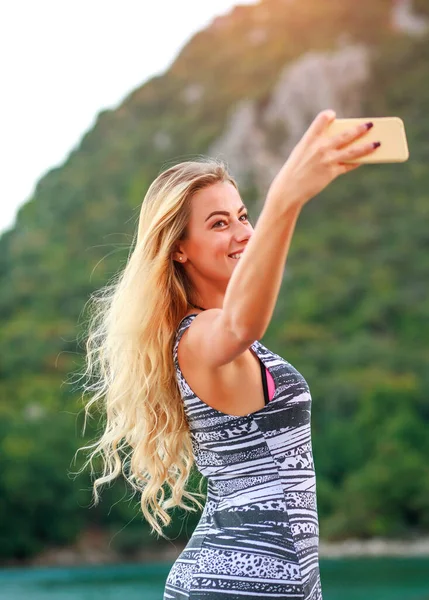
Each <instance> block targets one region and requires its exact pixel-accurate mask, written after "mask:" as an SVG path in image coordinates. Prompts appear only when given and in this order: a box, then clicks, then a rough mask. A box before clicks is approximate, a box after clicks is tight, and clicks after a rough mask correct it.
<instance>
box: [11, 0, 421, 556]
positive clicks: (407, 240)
mask: <svg viewBox="0 0 429 600" xmlns="http://www.w3.org/2000/svg"><path fill="white" fill-rule="evenodd" d="M428 17H429V9H428V7H427V4H426V3H425V2H423V1H421V2H418V3H417V2H415V3H414V9H413V12H411V9H410V7H409V3H407V2H391V1H390V0H377V1H376V2H374V1H373V0H372V1H369V0H361V1H360V2H359V3H358V2H355V1H353V0H331V1H330V2H325V3H322V2H320V0H300V1H298V0H289V1H286V0H265V1H261V2H260V4H258V5H255V6H238V7H236V8H235V9H234V10H233V11H231V12H230V14H228V15H226V16H223V17H221V18H218V19H215V20H214V21H213V23H212V24H211V25H210V26H209V27H208V28H207V29H205V30H204V31H201V32H199V33H198V34H196V35H195V36H194V37H193V38H192V39H191V40H190V42H189V43H188V44H187V45H186V46H185V47H184V48H183V49H182V51H181V52H180V53H179V55H178V56H177V58H176V60H175V61H174V63H173V64H172V66H171V68H170V69H169V70H168V71H167V72H165V73H164V74H162V75H159V76H157V77H154V78H152V79H151V80H150V81H148V82H146V83H145V84H144V85H142V86H141V87H140V88H138V89H136V90H135V91H134V92H133V93H132V94H130V95H129V97H127V98H126V99H125V101H124V102H123V103H122V104H121V106H119V107H118V108H117V109H115V110H105V111H102V112H101V113H100V114H99V115H98V118H97V121H96V123H95V125H94V127H93V128H92V129H91V130H90V131H88V132H87V133H86V135H85V136H84V137H83V138H82V140H81V143H80V145H79V146H78V147H77V148H76V149H75V150H74V151H73V152H71V154H70V155H69V157H68V159H67V160H66V161H65V163H64V164H63V165H61V166H60V167H58V168H55V169H52V170H50V171H49V172H48V173H46V175H44V176H43V177H42V178H41V179H40V181H39V182H38V185H37V187H36V190H35V193H34V196H33V197H32V198H31V199H30V200H29V201H28V202H27V203H26V204H25V205H24V206H23V207H22V208H21V209H20V211H19V214H18V216H17V220H16V224H15V226H14V227H13V228H12V229H11V230H9V231H7V232H5V233H4V234H3V235H2V237H1V238H0V318H1V326H0V356H1V362H0V416H1V419H0V468H1V472H2V477H1V478H0V513H1V514H3V515H7V519H2V521H1V524H0V557H1V559H2V560H3V561H7V560H10V559H11V558H15V559H21V558H26V557H30V556H32V555H34V554H36V553H38V552H40V551H41V550H42V549H45V548H47V547H49V546H51V545H56V544H63V543H69V542H71V541H73V540H75V539H76V538H77V536H78V535H79V534H80V533H81V532H82V531H84V530H86V529H88V528H90V527H94V526H95V527H100V528H102V529H103V528H104V529H105V530H107V531H112V532H113V531H114V532H116V531H117V530H119V529H122V528H124V530H123V531H121V534H120V535H118V537H117V538H116V539H115V541H114V542H112V544H117V547H118V548H120V549H122V550H124V551H125V550H126V551H130V550H132V549H133V548H134V547H137V546H139V544H141V543H142V540H143V541H144V542H145V543H151V544H155V543H156V540H155V539H154V538H153V537H150V536H149V534H148V528H147V525H146V524H145V523H143V524H142V522H141V518H140V516H139V511H138V499H136V501H135V506H132V507H131V506H130V505H129V503H128V502H125V500H124V494H125V489H124V487H123V484H122V483H121V482H118V483H117V484H115V485H114V486H112V487H111V488H109V489H106V490H105V491H104V495H103V498H104V501H103V502H102V503H101V504H100V505H99V506H98V507H96V508H91V509H89V504H90V501H91V498H90V486H91V483H90V479H89V474H88V476H87V477H86V479H85V476H83V475H82V476H81V477H80V478H78V479H77V480H73V479H72V477H70V475H69V472H70V470H77V468H78V467H79V464H71V461H72V458H73V455H74V452H75V450H76V449H77V448H78V447H80V446H82V445H83V444H84V443H85V442H86V441H88V440H90V439H93V438H94V437H95V435H96V434H97V431H98V430H97V424H96V423H92V424H90V427H89V430H88V431H87V434H86V437H85V438H82V437H81V427H82V423H83V415H82V402H81V399H80V392H79V390H78V386H76V385H75V383H73V373H76V372H78V371H79V369H80V368H81V367H82V364H83V363H82V360H83V359H82V352H83V347H82V345H81V344H79V342H78V339H79V335H81V334H82V330H83V327H82V325H84V323H83V322H82V321H83V319H82V315H83V313H84V306H85V303H86V301H87V300H88V298H89V295H90V293H91V292H92V291H93V290H95V289H98V288H99V287H100V286H102V285H104V284H105V283H106V282H107V280H108V279H109V278H110V277H111V276H112V275H113V274H114V273H115V272H117V270H118V269H120V268H121V267H122V266H123V264H124V263H125V261H126V259H127V252H128V249H129V246H130V244H131V241H132V236H133V233H134V230H135V227H136V224H137V219H138V213H139V206H140V203H141V201H142V199H143V196H144V194H145V191H146V189H147V188H148V186H149V184H150V183H151V181H152V180H153V179H154V178H155V177H156V176H157V174H158V173H159V172H160V171H161V170H162V169H164V168H165V167H167V166H168V165H170V164H173V163H175V162H180V161H182V160H188V159H190V158H192V157H193V156H195V155H199V154H216V155H221V156H222V157H223V158H225V159H226V160H227V162H228V164H229V165H230V168H231V171H232V174H233V175H235V176H236V177H237V179H238V181H239V184H240V186H241V191H242V196H243V199H244V200H245V201H246V203H247V204H248V206H249V207H250V211H251V215H252V216H253V218H254V220H256V219H257V216H258V213H259V210H260V207H261V205H262V203H263V201H264V194H265V192H266V190H267V187H268V185H269V183H270V181H271V179H272V177H273V176H274V174H275V172H276V170H277V169H278V168H279V167H280V165H281V164H282V163H283V162H284V161H285V160H286V159H287V156H288V152H289V151H290V149H291V148H292V147H293V144H294V143H295V141H296V140H297V139H299V137H300V135H302V133H303V132H304V130H305V128H306V127H307V125H308V124H309V122H310V121H311V120H312V118H313V117H314V116H315V114H316V113H317V112H318V111H319V110H321V109H323V108H327V107H331V108H334V109H336V110H337V114H338V116H385V115H397V116H399V117H401V118H402V119H403V120H404V122H405V126H406V130H407V134H408V141H409V147H410V160H409V161H408V162H407V163H404V164H401V165H377V166H365V167H363V168H361V169H358V170H357V171H356V172H354V173H350V174H348V175H347V176H345V177H343V178H340V179H339V180H338V181H336V182H334V183H333V184H332V185H331V186H329V188H328V189H327V190H325V191H324V192H323V194H320V195H319V196H318V197H317V198H314V199H313V200H312V201H311V202H309V203H308V204H307V205H306V206H305V207H304V209H303V211H302V213H301V216H300V218H299V222H298V224H297V228H296V232H295V236H294V239H293V242H292V247H291V251H290V254H289V257H288V262H287V266H286V270H285V279H284V282H283V286H282V290H281V296H280V298H279V302H278V305H277V307H276V312H275V315H274V318H273V321H272V323H271V325H270V328H269V330H268V332H267V334H266V336H265V339H264V344H266V345H267V346H268V347H270V348H271V349H272V350H274V351H275V352H278V353H279V354H281V355H282V356H284V357H285V358H287V360H289V361H290V362H291V363H292V364H294V365H295V366H296V368H298V369H299V371H300V372H301V373H302V374H303V375H304V376H305V378H306V380H307V381H308V383H309V385H310V388H311V390H312V396H313V449H314V457H315V463H316V473H317V484H318V503H319V516H320V533H321V537H322V538H329V539H343V538H347V537H361V538H367V537H371V536H375V535H382V536H387V537H389V536H390V537H395V536H396V537H399V536H404V537H406V536H414V535H418V534H422V533H425V532H426V533H427V532H428V531H429V466H428V461H427V456H428V452H429V436H428V435H427V430H428V425H429V402H428V400H427V392H426V390H427V389H428V387H429V368H428V362H429V344H428V340H429V304H428V302H427V282H428V275H429V252H428V249H429V226H428V217H429V192H428V190H429V169H428V160H429V144H428V142H427V140H428V139H429V86H428V85H427V81H428V80H429V30H428V28H427V20H428ZM179 516H180V515H179V514H178V516H177V518H176V519H175V523H174V525H173V526H172V527H171V528H170V529H169V530H167V531H166V533H167V535H169V536H170V537H175V538H179V539H180V538H182V539H184V538H186V536H187V535H190V533H191V531H192V528H193V527H194V526H195V524H196V522H197V519H198V515H190V516H188V517H187V523H188V524H189V527H188V529H187V531H183V521H182V519H179ZM182 516H183V515H182ZM131 521H133V523H131ZM142 530H143V532H144V536H143V534H142Z"/></svg>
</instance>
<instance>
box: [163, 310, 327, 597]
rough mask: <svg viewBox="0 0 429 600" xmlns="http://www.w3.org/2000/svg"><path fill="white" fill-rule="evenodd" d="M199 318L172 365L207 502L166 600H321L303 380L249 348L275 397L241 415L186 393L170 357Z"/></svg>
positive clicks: (261, 350) (260, 349)
mask: <svg viewBox="0 0 429 600" xmlns="http://www.w3.org/2000/svg"><path fill="white" fill-rule="evenodd" d="M196 316H197V315H196V314H191V315H188V316H187V317H185V318H184V319H182V321H181V322H180V323H179V326H178V328H177V331H176V338H175V343H174V346H173V360H174V365H175V369H176V377H177V382H178V386H179V389H180V393H181V396H182V399H183V402H184V406H185V412H186V416H187V419H188V423H189V428H190V432H191V439H192V446H193V451H194V456H195V462H196V466H197V468H198V470H199V472H200V473H201V474H202V475H204V477H206V478H207V499H206V503H205V506H204V510H203V512H202V514H201V518H200V520H199V522H198V525H197V526H196V528H195V530H194V532H193V534H192V536H191V538H190V539H189V541H188V543H187V545H186V547H185V548H184V549H183V551H182V552H181V554H180V555H179V556H178V558H177V559H176V561H175V562H174V564H173V566H172V567H171V569H170V571H169V573H168V576H167V580H166V584H165V588H164V596H163V600H185V599H186V600H253V599H259V600H267V599H269V598H277V599H279V598H280V599H283V600H286V599H291V598H294V599H302V600H322V589H321V582H320V573H319V556H318V547H319V524H318V512H317V501H316V476H315V472H314V464H313V454H312V444H311V423H310V422H311V395H310V390H309V387H308V385H307V382H306V381H305V379H304V378H303V377H302V375H301V374H300V373H299V372H298V371H297V370H296V369H295V368H294V367H293V366H292V365H291V364H290V363H288V362H287V361H286V360H284V359H283V358H282V357H281V356H279V355H278V354H275V353H274V352H271V351H270V350H268V348H266V347H265V346H263V345H262V344H261V343H260V342H259V341H255V342H254V343H253V344H252V345H251V346H250V349H251V351H252V352H253V353H254V354H255V355H256V356H257V357H258V358H259V360H260V362H261V363H263V364H264V365H265V367H266V368H267V370H268V372H269V374H270V376H271V377H272V380H273V383H274V386H275V389H274V395H273V397H272V399H271V400H270V401H269V402H266V404H265V406H264V407H262V408H261V409H259V410H256V411H254V412H252V413H249V414H247V415H245V416H234V415H229V414H226V413H223V412H221V411H219V410H216V409H214V408H211V407H210V406H208V405H207V404H206V403H205V402H204V401H203V400H202V399H200V398H198V397H197V396H196V394H195V393H194V392H193V391H192V390H191V388H190V387H189V385H188V383H187V381H186V380H185V378H184V376H183V374H182V372H181V370H180V367H179V362H178V359H177V348H178V345H179V342H180V339H181V337H182V335H183V333H184V331H185V330H186V329H187V327H189V325H190V324H191V323H192V321H193V319H194V318H195V317H196ZM264 388H265V384H264Z"/></svg>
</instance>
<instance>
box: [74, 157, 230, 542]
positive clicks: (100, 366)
mask: <svg viewBox="0 0 429 600" xmlns="http://www.w3.org/2000/svg"><path fill="white" fill-rule="evenodd" d="M218 181H228V182H230V183H232V184H233V185H234V186H235V187H236V188H237V184H236V182H235V181H234V179H233V178H232V177H231V176H230V175H229V173H228V171H227V168H226V166H225V164H224V163H223V162H222V161H219V160H217V159H210V158H205V157H199V158H198V160H194V161H189V162H182V163H180V164H176V165H174V166H173V167H170V168H168V169H167V170H165V171H164V172H162V173H161V174H160V175H158V177H157V178H156V179H155V180H154V181H153V183H152V184H151V185H150V187H149V189H148V191H147V193H146V195H145V197H144V200H143V202H142V205H141V210H140V217H139V223H138V230H137V234H136V236H135V237H134V241H133V245H134V249H133V250H132V252H131V251H130V254H129V257H128V262H127V264H126V266H125V267H124V269H123V270H122V271H121V272H120V273H119V274H117V275H116V276H115V277H114V278H113V282H112V283H110V284H107V285H106V286H104V287H103V288H101V289H100V290H98V291H97V292H95V293H94V294H92V295H91V297H90V299H89V301H88V304H89V306H90V318H89V327H88V336H87V340H86V355H85V358H86V368H85V372H84V373H83V378H84V379H85V383H84V384H83V386H82V387H83V389H84V394H85V393H87V392H89V393H91V395H92V397H91V398H90V400H89V401H88V402H87V404H86V405H85V423H84V427H83V430H84V431H85V428H86V418H87V417H88V415H89V409H90V407H91V406H92V405H93V404H94V403H96V402H99V403H100V401H101V409H102V413H103V415H104V417H105V426H104V425H103V427H104V432H103V434H102V436H101V438H100V439H99V440H98V441H96V442H95V443H94V444H90V445H89V446H84V447H82V448H80V449H79V450H78V451H80V450H85V449H91V448H93V449H94V450H93V451H92V452H91V453H90V456H89V458H88V460H87V461H86V462H85V464H84V466H83V467H82V469H80V471H79V472H81V471H83V470H84V469H85V468H86V467H87V466H88V465H89V464H90V465H91V474H93V473H94V469H93V464H92V460H93V458H94V457H95V456H97V455H99V456H101V457H102V462H103V472H102V475H101V476H99V477H98V478H96V479H95V481H94V483H93V498H94V504H95V505H96V504H98V501H99V498H100V496H99V493H98V488H99V487H100V486H102V485H103V484H105V483H108V482H111V481H112V480H113V479H115V478H116V477H118V476H119V475H120V474H121V473H122V474H123V476H124V477H125V479H126V480H127V481H128V482H129V483H130V485H131V486H132V488H133V489H134V490H135V491H136V492H141V508H142V512H143V515H144V517H145V518H146V520H147V521H148V522H149V524H150V526H151V531H152V533H153V532H155V531H156V532H157V533H158V534H159V535H162V536H163V537H165V536H164V535H163V533H162V526H166V525H168V524H169V523H170V521H171V517H170V515H169V514H168V513H167V512H166V511H167V510H168V509H170V508H173V507H175V506H178V507H180V508H183V509H185V510H188V511H193V512H195V510H196V509H195V508H192V507H190V506H188V505H186V504H184V503H183V498H188V499H189V500H190V501H191V502H193V503H195V504H196V505H197V506H198V508H202V505H201V503H200V502H199V501H198V499H197V496H201V494H197V493H195V494H193V493H191V492H190V491H187V490H186V489H185V488H186V483H187V481H188V479H189V475H190V473H191V469H192V467H193V465H194V455H193V451H192V443H191V436H190V432H189V427H188V424H187V420H186V416H185V412H184V406H183V401H182V399H181V397H180V392H179V388H178V385H177V380H176V373H175V369H174V363H173V356H172V352H173V344H174V338H175V332H176V328H177V326H178V323H179V322H180V320H181V319H182V318H183V317H184V315H185V314H186V313H187V311H188V306H189V302H190V299H191V293H192V286H191V282H190V281H189V279H188V277H187V276H186V273H185V270H184V268H183V265H181V264H180V263H178V262H177V261H174V260H173V258H172V253H173V252H174V250H175V245H176V243H177V242H178V240H181V239H185V238H186V235H187V224H188V222H189V218H190V213H191V198H192V196H193V194H194V193H195V192H196V191H197V190H200V189H202V188H204V187H207V186H209V185H212V184H214V183H216V182H218ZM237 189H238V188H237ZM165 487H167V489H168V488H169V490H170V492H171V497H170V498H166V494H165V489H164V488H165ZM158 520H160V521H161V526H160V524H159V523H158Z"/></svg>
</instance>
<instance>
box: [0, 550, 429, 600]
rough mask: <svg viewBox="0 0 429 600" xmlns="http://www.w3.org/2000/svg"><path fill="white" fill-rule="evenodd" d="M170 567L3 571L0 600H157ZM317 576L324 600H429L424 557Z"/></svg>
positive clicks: (428, 563) (348, 562) (362, 563)
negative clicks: (320, 581)
mask: <svg viewBox="0 0 429 600" xmlns="http://www.w3.org/2000/svg"><path fill="white" fill-rule="evenodd" d="M170 567H171V564H170V563H159V562H157V563H147V562H146V563H140V564H134V563H133V564H117V565H112V564H109V565H100V566H98V565H97V566H79V567H25V568H22V567H8V568H2V569H0V599H1V600H162V596H163V590H164V584H165V580H166V578H167V575H168V571H169V570H170ZM320 574H321V580H322V591H323V599H324V600H429V557H406V558H397V557H386V558H383V557H378V556H377V557H374V558H367V557H365V558H345V559H337V558H335V559H331V558H329V559H328V558H325V559H323V558H321V559H320ZM243 600H244V599H243Z"/></svg>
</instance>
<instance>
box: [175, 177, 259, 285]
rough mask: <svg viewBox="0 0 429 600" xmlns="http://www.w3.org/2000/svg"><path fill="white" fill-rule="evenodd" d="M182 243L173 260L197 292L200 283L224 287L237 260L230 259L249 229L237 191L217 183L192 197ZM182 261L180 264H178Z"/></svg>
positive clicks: (247, 237)
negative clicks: (185, 270) (188, 277)
mask: <svg viewBox="0 0 429 600" xmlns="http://www.w3.org/2000/svg"><path fill="white" fill-rule="evenodd" d="M191 202H192V207H191V217H190V220H189V224H188V231H187V233H188V235H187V238H186V240H184V241H182V242H181V243H180V245H179V249H180V250H181V252H180V251H179V253H176V255H175V258H176V259H177V260H178V262H180V263H181V264H183V265H184V267H185V269H187V272H188V275H189V276H190V278H191V280H193V281H194V284H195V285H196V287H197V288H201V283H202V282H203V283H204V281H206V282H207V283H211V284H214V286H215V287H217V285H216V283H219V284H222V283H225V282H226V283H227V281H228V280H229V278H230V277H231V273H232V271H233V269H234V267H235V266H236V264H237V262H238V261H239V260H240V259H239V258H231V257H230V255H231V254H234V253H236V252H240V251H242V250H244V247H245V246H246V244H247V242H248V241H249V239H250V237H251V235H252V233H253V227H252V225H251V224H250V223H249V221H248V217H247V209H246V207H245V206H244V204H243V201H242V199H241V198H240V194H239V193H238V191H237V189H236V188H235V187H234V186H233V185H232V184H231V183H229V182H217V183H214V184H212V185H210V186H208V187H206V188H204V189H202V190H199V191H198V192H196V193H195V194H194V196H193V197H192V200H191ZM180 257H182V260H180Z"/></svg>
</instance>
